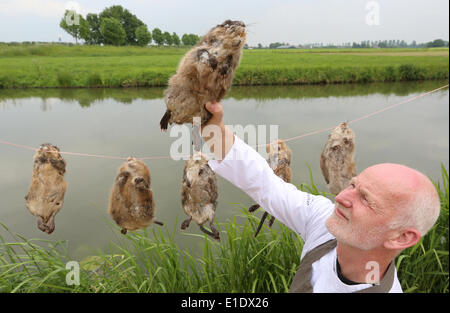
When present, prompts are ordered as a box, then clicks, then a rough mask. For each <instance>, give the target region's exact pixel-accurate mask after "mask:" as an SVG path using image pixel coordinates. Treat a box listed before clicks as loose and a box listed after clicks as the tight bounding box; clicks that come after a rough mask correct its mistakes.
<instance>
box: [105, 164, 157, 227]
mask: <svg viewBox="0 0 450 313" xmlns="http://www.w3.org/2000/svg"><path fill="white" fill-rule="evenodd" d="M108 211H109V214H110V215H111V217H112V218H113V220H114V221H115V222H116V223H117V225H119V226H120V227H122V230H121V233H122V234H124V235H125V234H126V233H127V230H130V231H133V230H137V229H141V228H146V227H147V226H149V225H150V224H151V223H155V224H158V225H163V223H161V222H158V221H156V220H155V211H156V208H155V201H154V200H153V192H152V190H151V189H150V171H149V169H148V168H147V166H146V165H145V164H144V162H142V161H140V160H136V159H135V158H133V157H129V158H128V159H127V161H125V162H124V163H123V164H122V166H121V167H120V168H119V174H118V175H117V177H116V180H115V182H114V185H113V187H112V189H111V195H110V197H109V210H108Z"/></svg>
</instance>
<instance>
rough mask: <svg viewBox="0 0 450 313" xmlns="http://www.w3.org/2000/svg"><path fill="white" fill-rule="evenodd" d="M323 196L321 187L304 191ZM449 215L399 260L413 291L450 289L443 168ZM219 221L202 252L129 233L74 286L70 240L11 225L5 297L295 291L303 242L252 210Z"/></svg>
mask: <svg viewBox="0 0 450 313" xmlns="http://www.w3.org/2000/svg"><path fill="white" fill-rule="evenodd" d="M300 188H301V189H302V190H305V191H308V192H312V193H315V194H317V193H318V191H317V189H316V188H315V185H314V182H313V181H311V184H310V185H309V186H307V185H302V186H300ZM436 188H437V190H438V192H439V195H440V198H441V204H442V207H441V215H440V217H439V220H438V222H437V223H436V225H435V226H434V227H433V228H432V230H430V232H429V233H428V234H427V235H426V236H425V237H424V238H422V239H421V240H420V242H419V243H418V244H417V245H416V246H414V247H412V248H409V249H406V250H404V251H403V252H402V254H401V255H400V256H398V257H397V259H396V265H397V270H398V277H399V280H400V282H401V284H402V288H403V290H404V291H405V292H438V293H448V291H449V273H448V268H449V262H448V261H449V256H448V247H449V246H448V243H449V224H448V223H449V215H448V210H449V179H448V171H447V170H446V169H445V168H444V167H442V178H441V179H440V180H439V182H438V183H436ZM246 210H247V209H246V208H242V212H243V214H242V215H241V216H237V217H235V218H234V219H233V220H231V221H227V222H225V223H219V224H218V226H219V228H220V231H221V234H222V242H221V243H216V242H213V241H211V240H210V239H209V238H206V237H204V236H201V235H194V234H191V235H189V234H187V236H197V237H199V238H198V240H202V241H203V253H202V255H192V254H191V253H190V252H189V251H188V250H181V249H180V248H179V246H178V245H177V244H176V243H175V241H174V239H173V237H174V233H175V232H176V231H178V229H177V228H174V229H173V230H171V231H170V230H168V229H167V228H164V229H165V230H164V231H162V230H161V229H160V228H158V229H155V228H150V229H152V232H151V233H148V232H147V231H143V232H136V233H131V234H128V235H126V236H124V237H123V238H124V242H123V243H122V244H120V245H118V246H111V250H110V252H109V253H105V254H100V255H97V256H92V257H89V258H87V259H84V260H82V261H81V262H80V266H81V274H80V285H78V286H68V285H67V284H66V275H67V273H68V270H67V269H66V262H68V261H70V260H72V259H71V258H70V256H69V255H68V252H67V242H52V241H43V240H40V241H37V240H28V239H26V238H23V237H21V236H20V235H13V234H12V232H10V231H9V230H7V228H6V226H5V225H3V224H0V225H1V226H3V229H2V231H3V230H6V231H7V232H9V233H10V234H11V235H13V236H14V238H16V239H17V241H16V242H5V240H4V237H2V236H0V292H245V293H247V292H287V291H288V289H289V286H290V283H291V280H292V277H293V274H294V273H295V271H296V269H297V266H298V264H299V260H300V254H301V250H302V247H303V242H302V240H301V238H300V237H299V236H298V235H296V234H294V233H293V232H292V231H290V230H289V229H288V228H286V227H284V226H283V225H279V227H278V229H276V230H275V229H269V228H267V227H264V228H263V231H262V232H261V233H260V235H259V236H258V238H257V239H255V238H253V233H254V230H255V228H256V226H257V224H258V222H259V220H258V218H257V217H255V216H253V215H249V214H248V213H246Z"/></svg>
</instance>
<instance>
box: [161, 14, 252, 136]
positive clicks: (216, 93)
mask: <svg viewBox="0 0 450 313" xmlns="http://www.w3.org/2000/svg"><path fill="white" fill-rule="evenodd" d="M245 39H246V30H245V24H244V23H243V22H240V21H230V20H227V21H225V22H224V23H223V24H220V25H217V26H216V27H214V28H213V29H211V30H210V31H209V32H208V33H207V34H206V35H205V36H203V38H201V39H200V41H199V42H198V43H197V44H196V45H195V46H194V47H193V48H192V49H191V50H189V51H188V52H187V53H186V55H185V56H184V57H183V59H182V60H181V62H180V64H179V66H178V70H177V73H176V74H175V75H173V76H172V77H171V78H170V79H169V86H168V88H167V89H166V91H165V92H164V100H165V102H166V106H167V110H166V113H165V114H164V116H163V117H162V119H161V121H160V126H161V129H162V130H164V131H165V130H166V129H167V127H168V124H172V123H176V124H184V123H192V118H193V117H194V116H199V117H201V123H202V124H204V123H206V122H207V121H208V120H209V119H210V118H211V113H209V112H208V110H206V109H205V107H204V106H205V104H206V103H207V102H209V101H213V102H218V101H220V100H221V99H222V98H223V97H224V96H225V94H226V92H227V91H228V90H229V89H230V87H231V83H232V81H233V76H234V72H235V70H236V68H237V67H238V66H239V63H240V61H241V55H242V48H243V46H244V43H245Z"/></svg>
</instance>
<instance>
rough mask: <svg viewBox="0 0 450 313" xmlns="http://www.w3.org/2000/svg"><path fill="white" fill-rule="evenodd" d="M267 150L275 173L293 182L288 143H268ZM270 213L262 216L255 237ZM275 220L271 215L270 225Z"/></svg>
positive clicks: (250, 210)
mask: <svg viewBox="0 0 450 313" xmlns="http://www.w3.org/2000/svg"><path fill="white" fill-rule="evenodd" d="M266 151H267V162H268V163H269V166H270V168H271V169H272V170H273V171H274V173H275V174H276V175H277V176H278V177H280V178H281V179H282V180H284V181H285V182H287V183H290V182H291V178H292V173H291V167H290V165H291V150H290V149H289V147H288V146H287V145H286V143H285V142H284V141H283V140H281V139H279V140H277V141H274V142H272V143H270V144H267V145H266ZM259 207H260V206H259V204H254V205H252V206H251V207H250V208H249V209H248V211H249V212H250V213H252V212H254V211H256V210H257V209H258V208H259ZM268 215H269V213H267V212H264V214H263V216H262V217H261V221H260V222H259V225H258V228H257V229H256V232H255V237H256V236H258V233H259V231H260V230H261V227H262V225H263V224H264V221H265V220H266V218H267V216H268ZM274 221H275V217H273V216H272V217H271V218H270V220H269V227H272V224H273V222H274Z"/></svg>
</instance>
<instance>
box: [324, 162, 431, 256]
mask: <svg viewBox="0 0 450 313" xmlns="http://www.w3.org/2000/svg"><path fill="white" fill-rule="evenodd" d="M439 212H440V202H439V196H438V194H437V192H436V188H435V187H434V185H433V183H432V182H431V181H430V180H429V179H428V178H427V177H426V176H425V175H423V174H421V173H420V172H418V171H416V170H414V169H411V168H409V167H406V166H403V165H399V164H390V163H384V164H378V165H374V166H371V167H369V168H367V169H365V170H364V171H363V172H362V173H361V174H359V175H358V176H356V177H354V178H353V179H352V181H351V182H350V185H349V186H348V187H347V188H346V189H344V190H342V191H341V192H340V193H339V194H338V195H337V196H336V208H335V210H334V212H333V214H332V215H331V216H330V217H329V218H328V220H327V221H326V226H327V228H328V230H329V231H330V233H331V234H333V235H334V236H335V237H336V238H337V240H338V241H340V242H342V243H345V244H348V245H350V246H354V247H356V248H359V249H363V250H371V249H375V248H385V249H389V250H392V251H395V252H396V253H399V252H400V251H401V250H403V249H405V248H408V247H410V246H413V245H415V244H416V243H417V242H418V241H419V239H420V237H421V236H424V235H425V234H426V233H427V232H428V230H429V229H430V228H431V227H432V226H433V225H434V223H435V222H436V220H437V218H438V216H439Z"/></svg>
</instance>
